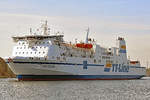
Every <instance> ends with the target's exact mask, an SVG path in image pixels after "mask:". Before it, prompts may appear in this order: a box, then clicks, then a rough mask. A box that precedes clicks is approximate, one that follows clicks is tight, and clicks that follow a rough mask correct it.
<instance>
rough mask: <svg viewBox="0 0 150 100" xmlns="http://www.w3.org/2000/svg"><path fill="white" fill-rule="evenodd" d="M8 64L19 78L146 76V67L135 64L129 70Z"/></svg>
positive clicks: (15, 62)
mask: <svg viewBox="0 0 150 100" xmlns="http://www.w3.org/2000/svg"><path fill="white" fill-rule="evenodd" d="M8 64H9V67H10V68H11V70H12V71H13V72H14V73H15V74H16V75H17V76H18V79H19V80H94V79H96V80H98V79H99V80H111V79H112V80H113V79H118V80H123V79H140V78H141V77H143V76H145V68H143V67H135V66H128V68H129V69H127V70H123V69H119V66H118V67H116V68H117V69H116V68H115V66H112V67H111V68H109V70H106V69H105V68H106V66H104V65H100V64H87V65H86V67H87V68H84V66H85V65H84V64H83V63H82V64H75V63H62V62H61V63H60V62H59V63H56V62H39V61H38V62H36V61H34V62H33V61H32V62H26V61H14V62H10V63H8ZM120 68H121V67H120Z"/></svg>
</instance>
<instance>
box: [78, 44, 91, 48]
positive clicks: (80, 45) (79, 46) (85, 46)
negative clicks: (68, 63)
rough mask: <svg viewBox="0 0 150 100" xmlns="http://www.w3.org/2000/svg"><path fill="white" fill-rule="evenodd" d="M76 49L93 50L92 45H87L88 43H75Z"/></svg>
mask: <svg viewBox="0 0 150 100" xmlns="http://www.w3.org/2000/svg"><path fill="white" fill-rule="evenodd" d="M76 47H78V48H85V49H91V48H93V45H92V44H89V43H77V44H76Z"/></svg>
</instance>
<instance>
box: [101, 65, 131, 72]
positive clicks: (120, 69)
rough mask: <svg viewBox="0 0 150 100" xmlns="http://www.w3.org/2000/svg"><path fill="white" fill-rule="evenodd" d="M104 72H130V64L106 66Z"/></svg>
mask: <svg viewBox="0 0 150 100" xmlns="http://www.w3.org/2000/svg"><path fill="white" fill-rule="evenodd" d="M104 72H129V66H125V65H122V64H112V66H111V67H105V68H104Z"/></svg>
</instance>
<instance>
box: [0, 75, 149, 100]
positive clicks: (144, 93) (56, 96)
mask: <svg viewBox="0 0 150 100" xmlns="http://www.w3.org/2000/svg"><path fill="white" fill-rule="evenodd" d="M0 100H150V78H143V79H141V80H121V81H118V80H114V81H102V80H97V81H30V82H22V81H21V82H18V81H16V79H0Z"/></svg>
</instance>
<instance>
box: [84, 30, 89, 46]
mask: <svg viewBox="0 0 150 100" xmlns="http://www.w3.org/2000/svg"><path fill="white" fill-rule="evenodd" d="M89 31H90V29H89V27H88V29H87V35H86V40H85V43H86V44H88V37H89Z"/></svg>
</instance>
